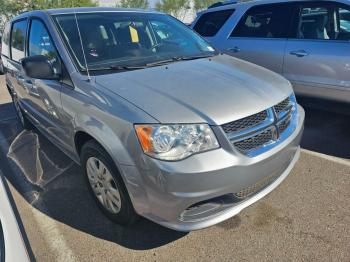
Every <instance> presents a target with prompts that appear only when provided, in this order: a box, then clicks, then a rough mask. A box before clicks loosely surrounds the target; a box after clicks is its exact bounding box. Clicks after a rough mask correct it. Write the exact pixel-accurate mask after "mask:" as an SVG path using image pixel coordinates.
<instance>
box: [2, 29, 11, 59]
mask: <svg viewBox="0 0 350 262" xmlns="http://www.w3.org/2000/svg"><path fill="white" fill-rule="evenodd" d="M10 29H11V24H10V23H8V24H7V25H6V26H5V29H4V35H3V37H2V54H3V55H5V56H7V57H10Z"/></svg>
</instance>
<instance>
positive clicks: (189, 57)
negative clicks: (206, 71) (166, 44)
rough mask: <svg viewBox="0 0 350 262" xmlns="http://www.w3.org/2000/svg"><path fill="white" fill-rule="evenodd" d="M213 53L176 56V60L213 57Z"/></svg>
mask: <svg viewBox="0 0 350 262" xmlns="http://www.w3.org/2000/svg"><path fill="white" fill-rule="evenodd" d="M213 56H215V55H193V56H184V57H176V60H177V61H188V60H195V59H201V58H209V57H213Z"/></svg>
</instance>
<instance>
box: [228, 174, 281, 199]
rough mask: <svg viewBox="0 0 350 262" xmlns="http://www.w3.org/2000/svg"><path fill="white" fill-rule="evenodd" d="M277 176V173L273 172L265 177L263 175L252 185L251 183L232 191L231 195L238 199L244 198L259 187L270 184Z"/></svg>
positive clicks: (259, 188)
mask: <svg viewBox="0 0 350 262" xmlns="http://www.w3.org/2000/svg"><path fill="white" fill-rule="evenodd" d="M277 178H278V175H276V174H273V175H270V176H267V177H264V178H263V179H261V180H260V181H258V182H257V183H255V184H254V185H251V186H249V187H246V188H244V189H242V190H241V191H239V192H237V193H234V194H233V195H234V196H235V197H237V198H239V199H244V198H246V197H249V196H250V195H252V194H254V193H256V192H258V191H260V190H261V189H263V188H265V187H266V186H268V185H269V184H271V183H272V182H273V181H275V180H276V179H277Z"/></svg>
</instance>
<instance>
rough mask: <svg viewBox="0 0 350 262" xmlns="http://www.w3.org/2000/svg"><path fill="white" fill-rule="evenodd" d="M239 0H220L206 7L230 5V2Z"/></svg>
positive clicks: (235, 2) (234, 2) (233, 2)
mask: <svg viewBox="0 0 350 262" xmlns="http://www.w3.org/2000/svg"><path fill="white" fill-rule="evenodd" d="M238 2H239V1H221V2H217V3H214V4H212V5H211V6H209V7H208V9H211V8H215V7H219V6H225V5H232V4H237V3H238Z"/></svg>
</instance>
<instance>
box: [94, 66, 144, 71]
mask: <svg viewBox="0 0 350 262" xmlns="http://www.w3.org/2000/svg"><path fill="white" fill-rule="evenodd" d="M144 68H146V67H145V66H124V65H112V66H108V67H100V68H93V69H89V71H107V70H115V71H132V70H138V69H144Z"/></svg>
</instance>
